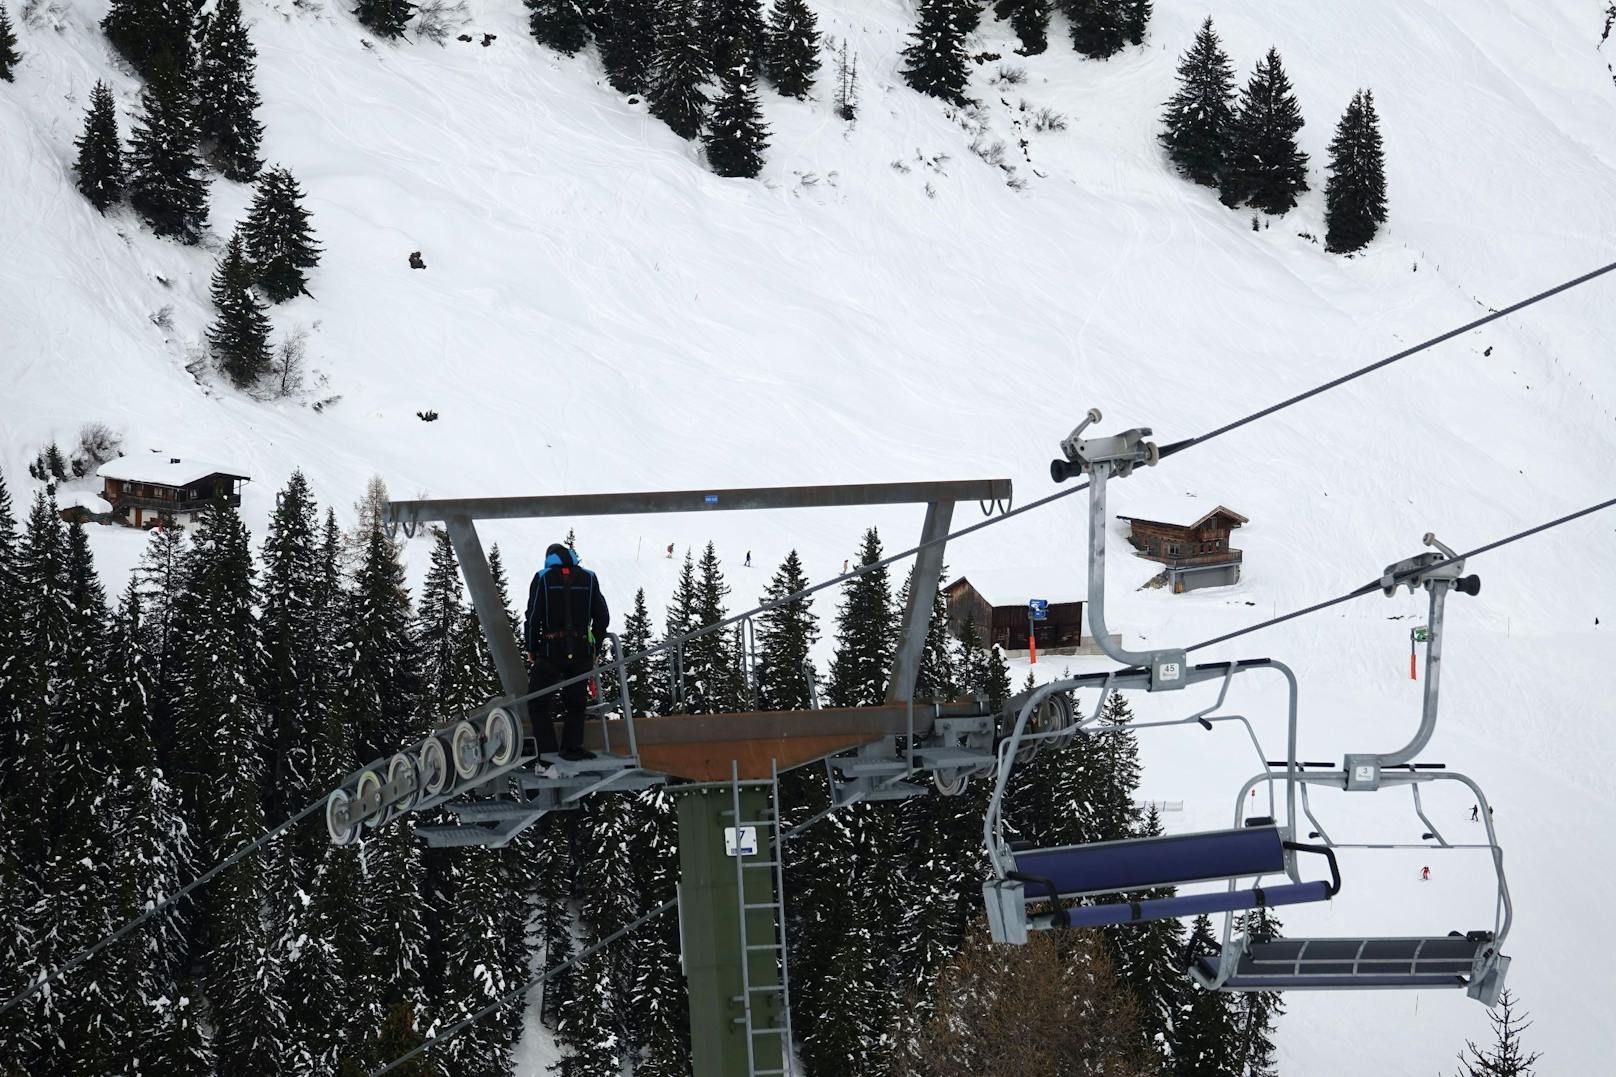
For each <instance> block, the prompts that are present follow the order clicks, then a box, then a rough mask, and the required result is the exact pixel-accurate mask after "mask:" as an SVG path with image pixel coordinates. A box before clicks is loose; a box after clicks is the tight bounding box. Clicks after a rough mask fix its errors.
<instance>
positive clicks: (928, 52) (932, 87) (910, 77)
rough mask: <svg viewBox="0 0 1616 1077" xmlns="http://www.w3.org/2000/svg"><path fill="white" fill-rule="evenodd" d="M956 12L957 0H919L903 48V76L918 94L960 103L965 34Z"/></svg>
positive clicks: (962, 99)
mask: <svg viewBox="0 0 1616 1077" xmlns="http://www.w3.org/2000/svg"><path fill="white" fill-rule="evenodd" d="M957 13H958V0H920V8H919V14H918V21H917V23H916V25H915V32H914V33H913V34H911V35H910V43H909V46H908V47H907V48H905V49H904V50H903V55H904V60H905V64H904V69H903V78H904V81H905V82H907V83H908V84H909V85H910V86H911V87H913V88H914V89H916V90H919V91H920V92H921V93H924V94H930V95H931V96H933V97H939V98H942V99H943V100H944V101H947V102H949V103H950V104H955V105H963V104H964V103H965V101H966V97H965V83H966V80H967V75H966V70H965V35H964V34H963V33H961V32H960V25H959V20H958V19H957V17H956V16H957Z"/></svg>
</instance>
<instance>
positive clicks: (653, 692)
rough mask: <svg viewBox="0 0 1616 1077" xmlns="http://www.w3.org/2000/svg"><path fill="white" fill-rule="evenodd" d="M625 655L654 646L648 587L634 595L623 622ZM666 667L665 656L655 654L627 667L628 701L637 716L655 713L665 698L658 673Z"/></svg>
mask: <svg viewBox="0 0 1616 1077" xmlns="http://www.w3.org/2000/svg"><path fill="white" fill-rule="evenodd" d="M618 639H619V640H621V642H622V646H623V655H624V656H625V657H626V656H628V655H635V654H639V653H641V652H642V651H645V650H646V649H648V648H649V647H650V646H651V611H650V610H648V609H646V606H645V588H643V587H642V588H640V589H639V590H638V591H636V592H635V593H634V608H633V609H632V610H630V611H629V615H628V616H627V617H626V618H624V619H623V633H622V635H621V636H619V637H618ZM662 667H663V656H662V655H659V654H657V655H652V656H651V657H650V658H643V659H641V660H640V661H639V662H636V663H634V664H632V665H630V666H629V667H628V670H627V675H628V699H629V705H630V706H631V707H632V708H633V710H634V715H635V717H643V716H645V715H647V714H655V713H656V709H657V701H658V700H659V699H661V698H662V693H663V689H661V688H660V687H659V683H658V673H659V672H660V671H661V669H662Z"/></svg>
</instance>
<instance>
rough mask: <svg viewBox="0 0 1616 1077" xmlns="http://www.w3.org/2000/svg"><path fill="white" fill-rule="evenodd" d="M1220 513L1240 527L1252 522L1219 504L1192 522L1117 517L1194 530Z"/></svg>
mask: <svg viewBox="0 0 1616 1077" xmlns="http://www.w3.org/2000/svg"><path fill="white" fill-rule="evenodd" d="M1220 513H1221V514H1223V515H1224V516H1227V517H1229V518H1230V519H1232V520H1234V521H1236V523H1235V525H1234V526H1236V527H1239V526H1240V525H1241V524H1249V523H1250V522H1251V521H1250V520H1249V519H1247V518H1246V517H1244V516H1242V515H1240V514H1239V513H1238V512H1236V511H1234V510H1233V509H1227V508H1224V507H1223V506H1222V505H1219V506H1218V507H1217V508H1215V509H1213V510H1212V511H1211V512H1209V513H1207V514H1206V515H1205V516H1203V517H1201V518H1200V519H1199V520H1196V521H1195V522H1194V523H1192V524H1175V523H1169V522H1168V521H1166V520H1152V519H1149V518H1147V517H1144V516H1122V515H1118V516H1117V519H1119V520H1127V521H1128V522H1129V523H1141V524H1160V525H1161V526H1162V527H1184V528H1188V529H1190V530H1192V531H1193V530H1194V529H1195V528H1197V527H1200V526H1201V525H1203V524H1205V523H1206V522H1207V521H1209V520H1211V519H1212V517H1214V516H1217V515H1218V514H1220Z"/></svg>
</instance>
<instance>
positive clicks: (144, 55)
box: [101, 0, 196, 79]
mask: <svg viewBox="0 0 1616 1077" xmlns="http://www.w3.org/2000/svg"><path fill="white" fill-rule="evenodd" d="M195 12H196V8H195V6H194V5H192V4H191V3H190V0H112V6H111V7H110V8H109V9H108V10H107V14H106V17H105V18H103V19H102V20H101V29H102V31H103V32H105V33H106V35H107V40H108V41H111V42H112V47H113V48H115V49H117V50H118V52H119V53H120V54H122V56H123V58H124V59H126V60H128V61H129V62H130V63H131V64H133V65H134V66H135V70H137V71H139V72H140V73H141V75H143V76H145V77H146V78H147V79H154V78H155V77H156V76H157V75H158V73H159V72H162V71H168V72H184V71H189V69H190V67H191V27H192V20H193V19H194V17H195Z"/></svg>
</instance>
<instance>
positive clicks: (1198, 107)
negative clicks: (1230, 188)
mask: <svg viewBox="0 0 1616 1077" xmlns="http://www.w3.org/2000/svg"><path fill="white" fill-rule="evenodd" d="M1234 100H1235V91H1234V68H1233V67H1232V66H1230V64H1229V55H1228V53H1226V52H1224V51H1223V46H1222V45H1221V44H1219V42H1218V35H1217V31H1216V30H1214V29H1213V28H1212V17H1211V16H1210V15H1209V16H1207V18H1206V21H1205V22H1203V23H1201V28H1200V29H1199V30H1198V31H1196V34H1195V41H1194V43H1193V44H1191V45H1190V47H1189V48H1188V49H1186V50H1185V51H1184V55H1182V56H1180V57H1179V59H1178V92H1177V93H1175V94H1173V96H1172V97H1171V98H1170V99H1169V100H1168V102H1167V108H1166V111H1165V112H1163V113H1162V128H1163V129H1162V133H1161V141H1162V145H1164V146H1166V147H1167V156H1168V157H1169V158H1170V159H1171V160H1172V162H1173V164H1175V165H1176V166H1178V170H1179V172H1181V173H1182V174H1183V175H1185V176H1187V177H1189V178H1190V179H1192V180H1194V181H1195V182H1196V183H1199V184H1201V185H1203V186H1206V187H1212V186H1216V185H1217V183H1218V177H1219V176H1220V175H1222V174H1223V159H1224V154H1225V151H1226V150H1227V148H1228V143H1229V138H1230V134H1231V125H1232V123H1233V122H1234Z"/></svg>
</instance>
